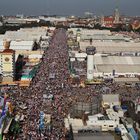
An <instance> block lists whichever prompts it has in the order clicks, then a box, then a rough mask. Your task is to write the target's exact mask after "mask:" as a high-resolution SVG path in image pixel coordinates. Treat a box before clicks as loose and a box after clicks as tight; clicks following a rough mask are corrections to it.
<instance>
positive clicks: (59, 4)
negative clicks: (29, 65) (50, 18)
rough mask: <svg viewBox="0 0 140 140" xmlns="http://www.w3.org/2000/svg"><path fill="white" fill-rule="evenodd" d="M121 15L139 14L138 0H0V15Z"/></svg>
mask: <svg viewBox="0 0 140 140" xmlns="http://www.w3.org/2000/svg"><path fill="white" fill-rule="evenodd" d="M117 6H118V7H119V11H120V13H121V14H122V15H130V16H140V0H0V15H16V14H24V15H44V14H49V15H53V14H55V15H64V16H65V15H77V16H81V15H84V12H87V11H88V12H93V13H94V15H111V14H113V12H114V9H115V7H117Z"/></svg>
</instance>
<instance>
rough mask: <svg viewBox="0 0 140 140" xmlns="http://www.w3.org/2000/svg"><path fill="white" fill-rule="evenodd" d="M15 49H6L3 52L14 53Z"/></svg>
mask: <svg viewBox="0 0 140 140" xmlns="http://www.w3.org/2000/svg"><path fill="white" fill-rule="evenodd" d="M14 52H15V51H14V50H12V49H5V50H3V52H2V53H14Z"/></svg>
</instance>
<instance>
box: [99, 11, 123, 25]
mask: <svg viewBox="0 0 140 140" xmlns="http://www.w3.org/2000/svg"><path fill="white" fill-rule="evenodd" d="M119 23H120V14H119V10H118V8H117V9H115V12H114V15H113V16H106V17H104V16H101V26H103V27H108V28H111V27H113V26H114V24H119Z"/></svg>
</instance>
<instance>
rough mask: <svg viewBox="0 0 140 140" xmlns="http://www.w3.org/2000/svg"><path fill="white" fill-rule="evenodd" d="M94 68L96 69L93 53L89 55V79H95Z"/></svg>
mask: <svg viewBox="0 0 140 140" xmlns="http://www.w3.org/2000/svg"><path fill="white" fill-rule="evenodd" d="M93 69H94V62H93V55H88V56H87V79H88V80H92V79H93Z"/></svg>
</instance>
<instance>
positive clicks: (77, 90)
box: [8, 29, 139, 140]
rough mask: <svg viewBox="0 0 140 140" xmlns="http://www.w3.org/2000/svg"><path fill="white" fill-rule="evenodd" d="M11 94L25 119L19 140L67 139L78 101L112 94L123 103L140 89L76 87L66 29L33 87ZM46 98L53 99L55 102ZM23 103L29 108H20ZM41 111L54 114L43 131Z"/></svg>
mask: <svg viewBox="0 0 140 140" xmlns="http://www.w3.org/2000/svg"><path fill="white" fill-rule="evenodd" d="M78 67H79V63H78V64H76V68H78ZM83 67H85V65H84V64H83ZM80 69H81V66H80ZM104 87H107V88H104ZM103 88H104V89H109V91H110V92H106V91H105V90H103ZM8 92H9V94H10V95H9V96H10V98H11V100H13V103H14V106H15V109H16V112H18V113H19V114H24V116H25V120H24V122H22V123H21V127H22V133H20V134H19V136H17V140H65V139H66V134H67V130H66V128H65V124H64V118H65V117H67V116H68V114H69V113H70V112H71V109H72V107H73V105H75V104H76V103H77V102H85V103H86V102H87V103H89V102H92V101H93V98H94V97H96V99H97V98H98V102H100V101H101V98H102V97H101V95H102V94H108V93H113V94H120V98H121V99H123V100H135V99H136V98H137V96H138V95H139V90H137V89H135V88H122V87H120V85H118V84H116V83H109V84H100V85H87V86H86V87H84V88H82V87H79V86H77V87H73V86H72V84H71V80H70V69H69V55H68V47H67V34H66V31H65V30H64V29H57V30H55V31H54V34H53V36H52V39H51V41H50V45H49V48H48V49H47V50H45V52H44V55H43V59H42V62H41V64H40V66H39V69H38V71H37V73H36V75H35V77H34V78H33V80H32V82H31V84H30V86H29V87H28V88H20V87H18V86H15V87H9V88H8ZM45 97H51V100H50V99H49V98H47V99H46V98H45ZM20 104H23V105H25V106H26V107H27V109H21V108H19V105H20ZM41 112H43V113H44V114H50V115H51V122H50V124H49V125H46V124H44V126H43V128H42V127H40V123H41V122H40V113H41Z"/></svg>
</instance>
